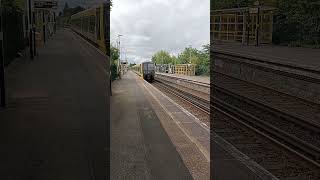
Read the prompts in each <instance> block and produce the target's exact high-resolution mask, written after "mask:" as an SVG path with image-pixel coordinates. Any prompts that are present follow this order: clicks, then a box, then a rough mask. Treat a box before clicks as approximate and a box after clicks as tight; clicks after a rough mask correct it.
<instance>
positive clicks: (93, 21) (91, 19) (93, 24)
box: [89, 16, 96, 33]
mask: <svg viewBox="0 0 320 180" xmlns="http://www.w3.org/2000/svg"><path fill="white" fill-rule="evenodd" d="M95 23H96V20H95V17H94V16H90V25H89V32H90V33H94V31H95Z"/></svg>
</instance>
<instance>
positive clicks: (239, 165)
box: [211, 132, 278, 180]
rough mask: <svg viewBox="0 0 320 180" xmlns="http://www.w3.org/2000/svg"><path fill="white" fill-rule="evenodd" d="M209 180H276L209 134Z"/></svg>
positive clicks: (224, 142) (226, 143)
mask: <svg viewBox="0 0 320 180" xmlns="http://www.w3.org/2000/svg"><path fill="white" fill-rule="evenodd" d="M211 148H212V150H211V153H212V154H211V161H212V163H211V166H212V167H211V170H212V171H211V173H212V174H211V179H213V180H278V178H276V177H275V176H274V175H272V174H271V173H270V172H268V171H267V170H265V169H264V168H263V167H261V166H260V165H259V164H257V163H256V162H255V161H253V160H251V159H250V158H249V157H248V156H246V155H245V154H243V153H241V152H240V151H238V150H237V149H236V148H235V147H234V146H232V144H230V143H228V142H227V141H225V140H224V139H223V138H221V137H220V136H219V135H217V134H216V133H214V132H212V134H211Z"/></svg>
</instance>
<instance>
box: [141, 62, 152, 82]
mask: <svg viewBox="0 0 320 180" xmlns="http://www.w3.org/2000/svg"><path fill="white" fill-rule="evenodd" d="M154 74H155V65H154V63H153V62H145V63H143V79H145V80H146V81H149V82H153V80H154Z"/></svg>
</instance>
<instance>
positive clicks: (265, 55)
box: [211, 43, 320, 71]
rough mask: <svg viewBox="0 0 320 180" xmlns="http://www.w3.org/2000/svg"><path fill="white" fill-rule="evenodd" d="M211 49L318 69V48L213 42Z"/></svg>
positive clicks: (319, 55)
mask: <svg viewBox="0 0 320 180" xmlns="http://www.w3.org/2000/svg"><path fill="white" fill-rule="evenodd" d="M211 50H213V51H218V52H219V51H221V52H232V53H236V54H241V55H244V56H250V57H257V58H260V59H263V60H266V61H270V62H275V63H280V64H284V65H291V66H295V67H303V68H306V69H311V70H315V71H320V63H319V58H320V50H319V49H312V48H302V47H285V46H273V45H261V46H258V47H256V46H252V45H251V46H244V45H241V44H231V43H223V44H214V45H213V46H212V48H211Z"/></svg>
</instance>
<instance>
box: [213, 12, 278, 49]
mask: <svg viewBox="0 0 320 180" xmlns="http://www.w3.org/2000/svg"><path fill="white" fill-rule="evenodd" d="M275 11H276V8H274V7H270V6H260V7H242V8H232V9H217V10H212V11H211V12H210V36H211V38H212V39H211V41H212V42H215V41H216V42H219V41H224V42H240V43H242V44H252V43H255V42H257V39H258V43H259V44H260V43H261V44H270V43H272V32H273V15H274V13H275ZM258 17H259V19H258Z"/></svg>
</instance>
